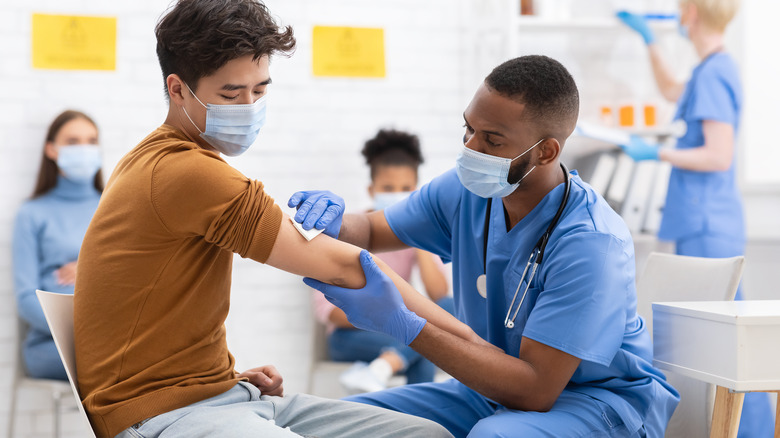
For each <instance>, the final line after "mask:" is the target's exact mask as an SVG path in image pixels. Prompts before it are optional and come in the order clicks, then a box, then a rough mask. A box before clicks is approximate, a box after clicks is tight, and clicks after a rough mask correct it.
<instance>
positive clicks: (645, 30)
mask: <svg viewBox="0 0 780 438" xmlns="http://www.w3.org/2000/svg"><path fill="white" fill-rule="evenodd" d="M616 15H617V17H618V18H619V19H620V20H621V21H622V22H623V23H625V24H626V25H627V26H628V27H630V28H631V29H634V30H635V31H636V32H638V33H639V35H641V36H642V39H644V40H645V44H652V43H654V42H655V35H654V34H653V31H652V30H650V26H648V25H647V20H645V19H644V18H643V17H642V16H641V15H637V14H632V13H631V12H628V11H620V12H618V13H617V14H616Z"/></svg>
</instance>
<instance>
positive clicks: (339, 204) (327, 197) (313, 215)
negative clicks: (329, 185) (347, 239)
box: [287, 190, 344, 239]
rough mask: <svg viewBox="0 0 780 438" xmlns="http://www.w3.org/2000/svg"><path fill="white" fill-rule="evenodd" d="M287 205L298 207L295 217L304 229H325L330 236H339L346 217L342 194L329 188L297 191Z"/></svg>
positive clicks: (336, 237) (335, 237)
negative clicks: (328, 189) (339, 194)
mask: <svg viewBox="0 0 780 438" xmlns="http://www.w3.org/2000/svg"><path fill="white" fill-rule="evenodd" d="M287 206H288V207H291V208H292V207H295V208H297V209H298V212H296V213H295V217H294V218H293V219H294V220H295V222H298V223H299V224H301V225H303V229H304V230H311V229H312V228H316V229H318V230H322V229H324V230H325V231H324V232H325V234H327V235H328V236H330V237H332V238H334V239H338V238H339V231H340V230H341V220H342V219H343V218H344V199H342V198H341V197H340V196H338V195H336V194H335V193H332V192H329V191H327V190H310V191H305V192H295V193H293V195H292V196H290V200H289V201H287Z"/></svg>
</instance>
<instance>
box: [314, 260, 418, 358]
mask: <svg viewBox="0 0 780 438" xmlns="http://www.w3.org/2000/svg"><path fill="white" fill-rule="evenodd" d="M360 264H361V265H362V266H363V272H364V273H365V274H366V285H365V287H363V288H362V289H347V288H343V287H338V286H332V285H329V284H325V283H322V282H320V281H317V280H315V279H313V278H308V277H306V278H304V279H303V282H304V283H306V285H307V286H309V287H312V288H314V289H317V290H319V291H320V292H322V293H323V295H325V298H327V299H328V301H330V302H331V303H333V304H334V305H336V306H337V307H340V308H341V310H343V311H344V313H346V314H347V319H348V320H349V322H350V323H352V325H354V326H355V327H357V328H359V329H363V330H369V331H372V332H379V333H385V334H387V335H390V336H392V337H394V338H396V339H398V340H399V341H401V342H403V343H404V345H409V344H410V343H412V341H414V339H415V338H416V337H417V335H419V334H420V331H422V329H423V327H424V326H425V323H426V322H428V321H426V320H425V318H421V317H420V316H418V315H417V314H416V313H414V312H412V311H411V310H409V309H408V308H407V307H406V305H405V304H404V300H403V298H402V297H401V294H400V293H399V292H398V289H397V288H396V287H395V284H393V282H392V280H390V277H388V276H387V275H386V274H385V273H384V272H382V270H381V269H379V267H378V266H377V265H376V263H374V259H373V258H372V257H371V254H369V252H368V251H366V250H363V251H361V252H360Z"/></svg>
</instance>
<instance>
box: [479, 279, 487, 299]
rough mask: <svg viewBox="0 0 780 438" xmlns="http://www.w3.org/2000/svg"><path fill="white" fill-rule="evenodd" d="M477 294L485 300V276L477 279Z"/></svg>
mask: <svg viewBox="0 0 780 438" xmlns="http://www.w3.org/2000/svg"><path fill="white" fill-rule="evenodd" d="M477 292H479V294H480V295H481V296H482V298H487V275H485V274H482V275H480V276H479V277H477Z"/></svg>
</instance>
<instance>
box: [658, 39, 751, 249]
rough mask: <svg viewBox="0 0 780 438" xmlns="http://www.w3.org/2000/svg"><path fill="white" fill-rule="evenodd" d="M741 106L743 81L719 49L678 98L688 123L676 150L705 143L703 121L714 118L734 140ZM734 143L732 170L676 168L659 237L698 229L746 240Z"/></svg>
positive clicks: (680, 112)
mask: <svg viewBox="0 0 780 438" xmlns="http://www.w3.org/2000/svg"><path fill="white" fill-rule="evenodd" d="M741 109H742V86H741V85H740V80H739V72H738V69H737V66H736V64H735V63H734V61H733V59H732V58H731V56H729V55H728V54H726V53H722V52H718V53H715V54H713V55H711V56H710V57H708V58H707V59H705V60H704V61H702V62H701V64H699V65H698V66H697V67H696V68H695V69H694V71H693V75H692V76H691V80H690V81H689V82H688V84H687V85H686V87H685V90H684V91H683V94H682V97H681V98H680V101H679V102H678V107H677V114H676V116H675V119H682V120H683V121H685V124H686V126H687V128H688V130H687V132H686V134H685V135H684V136H683V137H681V138H680V139H679V140H678V141H677V149H690V148H696V147H700V146H703V145H704V134H703V133H702V122H703V121H704V120H713V121H717V122H723V123H728V124H730V125H732V126H733V127H734V140H735V141H736V135H737V129H738V128H739V116H740V112H741ZM735 168H736V148H734V159H733V160H732V163H731V167H730V168H729V169H728V170H725V171H721V172H698V171H692V170H684V169H678V168H673V169H672V173H671V176H670V178H669V189H668V191H667V194H666V204H665V206H664V214H663V218H662V220H661V227H660V229H659V231H658V237H659V238H661V239H665V240H680V239H682V238H685V237H690V236H693V235H696V234H700V233H707V234H719V235H725V236H733V237H734V238H739V239H743V240H744V235H745V223H744V219H743V216H742V200H741V196H740V194H739V190H738V189H737V183H736V175H735Z"/></svg>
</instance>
